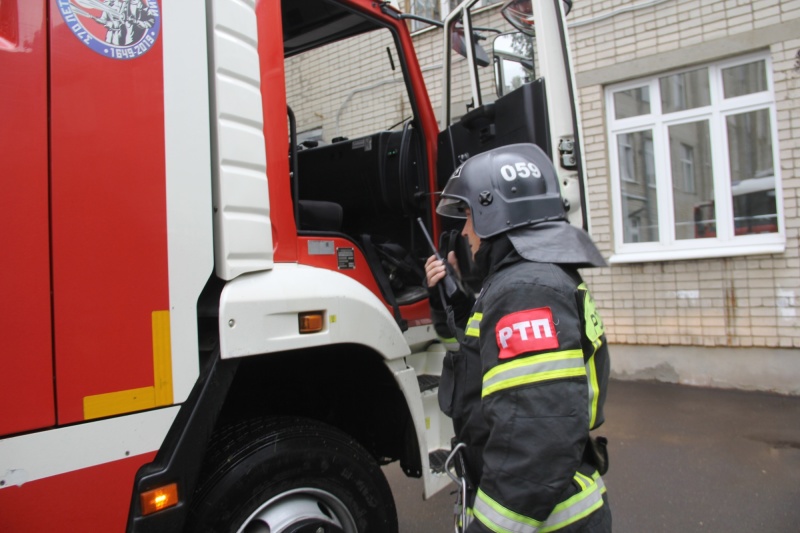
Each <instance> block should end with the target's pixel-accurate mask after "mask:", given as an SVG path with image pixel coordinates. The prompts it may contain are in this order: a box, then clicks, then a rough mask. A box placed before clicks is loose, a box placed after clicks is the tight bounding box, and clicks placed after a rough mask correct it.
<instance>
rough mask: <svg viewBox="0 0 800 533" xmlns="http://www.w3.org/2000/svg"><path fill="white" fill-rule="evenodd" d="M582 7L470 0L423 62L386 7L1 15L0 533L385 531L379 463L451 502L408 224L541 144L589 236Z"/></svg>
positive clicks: (443, 425)
mask: <svg viewBox="0 0 800 533" xmlns="http://www.w3.org/2000/svg"><path fill="white" fill-rule="evenodd" d="M531 4H532V6H533V7H532V9H533V14H534V15H533V17H531V15H530V5H531ZM569 5H570V3H569V2H563V0H532V1H528V2H524V1H518V2H506V3H505V4H503V5H500V4H496V5H491V3H490V2H485V1H478V0H467V1H465V2H464V3H463V4H461V5H460V6H457V7H455V8H453V9H451V10H450V12H449V13H447V14H446V16H445V17H444V22H443V23H437V25H438V26H439V27H440V29H433V30H428V33H436V35H437V37H436V39H438V43H437V45H436V46H435V47H434V48H435V49H436V50H437V51H439V52H442V55H441V57H438V56H437V57H434V58H433V59H426V63H425V64H424V65H421V64H420V59H419V58H418V57H417V55H416V53H415V49H414V47H415V44H414V42H413V41H412V38H411V31H416V30H417V29H418V28H421V27H422V26H424V25H425V24H426V23H427V22H431V21H426V20H424V19H423V18H422V17H419V16H416V15H412V16H408V15H404V14H402V13H401V12H400V11H399V10H398V9H395V7H394V6H393V5H392V4H390V3H388V2H379V1H375V0H336V1H334V0H303V1H293V0H282V1H281V2H277V1H270V0H208V1H206V2H198V1H190V0H3V1H2V2H0V72H2V73H3V83H2V84H1V85H0V118H1V120H0V151H1V152H0V153H2V158H1V160H2V162H3V165H4V168H5V170H4V172H3V178H2V183H3V194H2V198H3V200H2V209H0V223H2V228H3V229H2V231H0V249H2V251H3V258H4V259H3V264H4V269H3V272H4V274H3V276H2V279H1V280H0V288H1V290H0V293H2V294H3V296H4V305H3V312H2V321H0V331H2V338H3V339H4V340H5V341H6V347H5V348H4V349H3V351H2V355H0V375H1V376H2V377H3V385H2V387H0V530H2V531H4V532H19V531H26V532H28V531H48V530H58V531H80V532H89V531H91V532H112V531H123V530H127V531H132V532H133V531H136V532H139V531H169V532H175V531H271V532H272V533H276V532H286V531H346V532H351V533H352V532H357V531H358V532H360V531H381V532H390V531H395V530H396V529H397V518H396V511H395V507H394V503H393V500H392V495H391V492H390V488H389V485H388V483H387V481H386V479H385V477H384V475H383V473H382V470H381V468H380V467H381V465H385V464H388V463H390V462H394V461H399V462H400V465H401V466H402V469H403V471H404V472H405V473H406V474H407V475H408V476H414V477H422V478H423V479H424V487H425V497H428V496H430V495H432V494H434V493H435V492H436V491H438V490H440V489H442V488H444V487H445V486H446V485H447V484H448V483H449V478H448V477H447V475H446V474H445V472H444V468H443V464H442V463H443V457H444V456H446V454H447V452H448V451H449V448H450V438H451V435H452V426H451V425H450V423H449V421H448V420H447V419H446V418H445V417H443V415H442V414H441V413H440V411H439V408H438V404H437V399H436V394H437V389H436V388H437V380H438V375H439V372H440V369H441V360H442V356H443V354H444V348H443V347H442V346H441V345H440V344H439V343H438V342H437V340H436V337H435V334H434V331H433V328H432V326H431V321H430V317H429V309H428V303H427V292H426V290H424V288H423V287H422V277H421V274H420V271H421V265H422V263H423V261H424V259H425V258H426V257H427V256H428V255H430V250H429V247H428V246H427V244H426V241H425V239H424V238H423V233H422V231H421V229H420V227H419V225H418V224H416V220H417V218H421V219H422V220H423V221H424V222H425V224H426V225H427V227H428V228H429V229H430V231H431V233H432V234H434V235H436V234H439V233H441V232H443V231H444V230H447V229H448V228H446V227H445V226H444V225H443V222H442V221H441V220H438V219H437V218H436V217H435V212H434V207H435V204H436V197H435V194H434V193H435V192H436V191H437V190H440V189H441V187H442V185H443V183H444V182H445V181H446V180H447V178H448V176H449V175H450V173H451V172H452V171H453V169H454V168H455V167H456V166H457V165H458V164H460V162H461V161H463V160H465V159H466V158H468V157H469V156H471V155H474V154H476V153H479V152H482V151H484V150H487V149H490V148H494V147H497V146H500V145H503V144H507V143H512V142H533V143H536V144H538V145H539V146H541V147H542V148H543V149H544V150H545V151H546V152H547V153H548V154H550V155H551V157H552V158H553V160H554V162H555V166H556V168H557V169H558V172H559V175H560V176H561V178H562V185H563V191H564V195H565V197H566V198H567V199H568V200H569V202H570V204H571V209H570V216H571V217H573V218H572V220H573V222H575V223H577V224H582V210H581V205H582V201H581V191H582V185H581V179H582V177H581V171H580V169H581V155H580V151H579V149H578V147H579V142H578V138H577V132H578V123H577V115H576V114H575V106H574V100H575V98H574V95H573V92H572V82H571V80H570V75H569V72H570V70H569V59H568V50H569V48H568V46H567V38H566V35H567V32H566V29H565V26H564V22H563V21H564V12H565V11H567V9H568V7H569ZM401 7H402V6H401ZM485 21H488V23H487V22H485ZM534 21H535V28H537V30H536V31H534V30H533V29H532V28H533V27H534V26H533V24H534ZM442 27H443V29H441V28H442ZM511 31H514V32H517V33H511ZM425 35H427V34H426V32H425V31H424V30H423V31H422V32H421V37H419V39H424V38H425ZM521 36H527V37H521ZM415 39H417V38H416V37H415ZM520 39H521V40H520ZM503 40H505V42H504V41H503ZM417 42H419V41H417ZM503 42H504V44H503V46H505V47H506V50H505V51H504V52H503V53H501V51H500V50H499V48H498V53H497V54H496V55H495V54H493V53H492V50H491V49H490V47H491V48H494V46H495V45H496V46H497V47H499V46H500V44H501V43H503ZM520 43H522V44H520ZM456 49H457V50H460V51H461V52H462V54H463V56H466V57H463V56H462V55H459V54H457V53H456V52H455V51H453V50H456ZM512 51H513V53H511V52H512ZM524 51H527V55H524V54H522V52H524ZM523 55H524V57H523ZM509 58H511V59H509ZM514 58H520V59H518V61H519V63H520V65H517V66H518V67H519V68H517V69H514V68H511V67H513V65H510V64H509V63H508V62H509V61H511V62H512V63H513V62H514V61H516V59H514ZM491 59H494V60H495V63H496V64H495V67H496V68H494V69H493V68H492V65H491V64H490V63H491ZM514 72H524V73H525V77H524V79H522V78H519V79H515V81H513V83H512V80H511V79H510V76H512V74H513V73H514ZM499 81H502V85H504V86H505V89H504V90H501V91H500V93H499V94H502V97H497V94H498V93H497V92H496V91H495V83H496V82H499ZM427 86H432V87H433V86H435V87H436V91H437V92H438V93H441V94H442V101H441V107H437V109H438V112H437V111H434V107H433V105H432V104H431V102H430V99H429V96H428V89H427ZM385 91H389V92H388V93H386V92H385ZM437 106H439V103H438V102H437ZM437 113H438V116H437Z"/></svg>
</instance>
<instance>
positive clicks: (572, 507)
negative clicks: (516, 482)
mask: <svg viewBox="0 0 800 533" xmlns="http://www.w3.org/2000/svg"><path fill="white" fill-rule="evenodd" d="M578 476H580V477H581V479H583V480H584V483H585V487H584V488H583V490H581V491H580V492H579V493H577V494H575V495H573V496H572V497H571V498H569V499H567V500H565V501H563V502H561V503H559V504H558V505H556V506H555V507H554V508H553V511H552V512H551V513H550V516H548V517H547V520H546V521H544V522H540V521H538V520H536V519H534V518H531V517H529V516H525V515H521V514H519V513H515V512H514V511H512V510H510V509H507V508H506V507H504V506H503V505H501V504H500V503H499V502H497V501H495V500H493V499H492V498H491V497H489V496H488V495H487V494H486V493H485V492H483V491H482V490H481V489H478V494H477V497H476V498H475V506H474V507H473V513H474V514H475V517H476V518H477V519H478V520H479V521H480V522H481V523H482V524H483V525H484V526H486V527H487V528H489V529H490V530H491V531H494V532H496V533H547V532H549V531H556V530H559V529H562V528H564V527H567V526H568V525H570V524H574V523H575V522H577V521H578V520H580V519H582V518H584V517H586V516H588V515H590V514H591V513H593V512H594V511H596V510H597V509H599V508H600V507H602V506H603V493H605V491H606V487H605V484H604V483H603V480H602V479H601V478H600V476H599V474H597V473H595V475H593V476H592V479H589V478H588V477H587V476H584V475H582V474H580V473H577V472H576V475H575V479H578ZM581 485H582V486H583V484H581Z"/></svg>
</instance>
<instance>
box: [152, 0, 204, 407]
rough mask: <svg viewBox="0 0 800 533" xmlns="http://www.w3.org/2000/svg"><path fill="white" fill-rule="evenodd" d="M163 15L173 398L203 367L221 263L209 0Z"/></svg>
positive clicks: (174, 4)
mask: <svg viewBox="0 0 800 533" xmlns="http://www.w3.org/2000/svg"><path fill="white" fill-rule="evenodd" d="M163 15H164V27H163V32H162V43H163V47H164V48H163V49H164V52H163V53H164V122H165V123H164V138H165V143H166V145H165V146H166V150H165V156H166V157H165V163H166V175H167V246H168V255H169V302H170V308H169V311H170V315H169V316H170V339H171V343H172V346H171V348H172V376H173V399H174V401H175V403H181V402H183V401H184V400H185V399H186V397H187V396H188V395H189V392H190V391H191V390H192V386H194V383H195V381H196V379H197V375H198V373H199V365H198V361H197V350H198V347H197V298H198V296H199V295H200V292H201V291H202V290H203V287H204V286H205V284H206V282H207V281H208V276H209V274H211V271H212V270H213V268H214V253H213V250H214V239H213V225H212V223H211V136H210V135H211V134H210V131H209V116H210V115H209V108H208V102H209V99H208V98H209V96H208V56H207V54H206V50H208V44H207V33H208V32H207V28H206V10H205V5H204V4H203V3H200V4H195V2H194V1H193V0H178V1H170V2H166V3H164V5H163ZM187 50H193V53H191V54H187V53H186V51H187Z"/></svg>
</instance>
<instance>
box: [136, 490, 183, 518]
mask: <svg viewBox="0 0 800 533" xmlns="http://www.w3.org/2000/svg"><path fill="white" fill-rule="evenodd" d="M139 499H140V502H141V505H142V516H147V515H149V514H153V513H155V512H157V511H162V510H164V509H167V508H168V507H172V506H173V505H177V504H178V484H177V483H170V484H169V485H164V486H163V487H158V488H155V489H153V490H148V491H147V492H143V493H141V494H140V495H139Z"/></svg>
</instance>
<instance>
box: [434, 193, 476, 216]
mask: <svg viewBox="0 0 800 533" xmlns="http://www.w3.org/2000/svg"><path fill="white" fill-rule="evenodd" d="M467 209H469V205H468V204H467V202H465V201H464V200H462V199H461V198H453V197H450V196H443V197H442V199H441V200H439V205H437V206H436V212H437V213H439V214H440V215H442V216H443V217H450V218H467Z"/></svg>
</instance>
